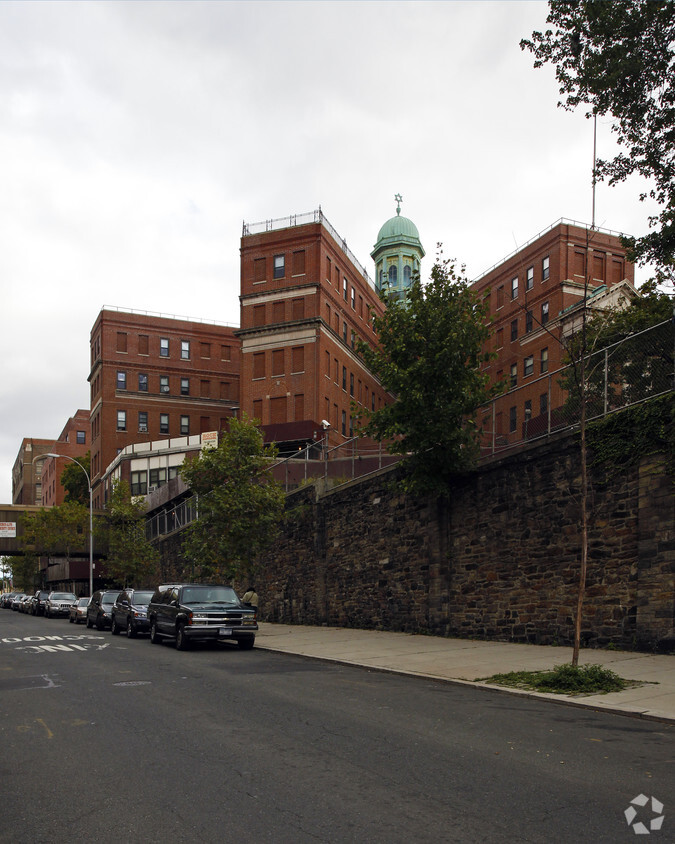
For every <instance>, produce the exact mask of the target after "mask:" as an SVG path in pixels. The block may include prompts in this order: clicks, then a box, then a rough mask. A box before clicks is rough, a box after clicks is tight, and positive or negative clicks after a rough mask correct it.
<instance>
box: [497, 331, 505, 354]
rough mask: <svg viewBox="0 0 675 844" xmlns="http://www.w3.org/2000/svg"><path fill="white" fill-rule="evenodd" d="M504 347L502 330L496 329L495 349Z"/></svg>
mask: <svg viewBox="0 0 675 844" xmlns="http://www.w3.org/2000/svg"><path fill="white" fill-rule="evenodd" d="M503 346H504V329H503V328H498V329H497V348H498V349H501V348H502V347H503Z"/></svg>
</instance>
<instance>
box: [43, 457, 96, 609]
mask: <svg viewBox="0 0 675 844" xmlns="http://www.w3.org/2000/svg"><path fill="white" fill-rule="evenodd" d="M41 456H43V457H63V458H64V459H65V460H72V461H73V463H77V465H78V466H79V467H80V469H82V471H83V472H84V474H85V475H86V477H87V486H88V487H89V596H90V597H91V596H92V595H93V594H94V493H93V491H92V488H91V478H90V477H89V472H87V470H86V469H85V468H84V466H83V465H82V464H81V463H80V461H79V460H75V458H74V457H69V455H67V454H55V453H54V452H50V453H49V454H44V455H41Z"/></svg>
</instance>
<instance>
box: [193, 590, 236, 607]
mask: <svg viewBox="0 0 675 844" xmlns="http://www.w3.org/2000/svg"><path fill="white" fill-rule="evenodd" d="M182 602H183V603H184V604H238V603H239V598H237V593H236V592H235V591H234V589H232V587H231V586H190V587H189V588H187V589H184V590H183V595H182Z"/></svg>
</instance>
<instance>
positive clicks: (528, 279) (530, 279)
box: [525, 267, 534, 290]
mask: <svg viewBox="0 0 675 844" xmlns="http://www.w3.org/2000/svg"><path fill="white" fill-rule="evenodd" d="M533 287H534V267H528V268H527V272H526V273H525V290H532V288H533Z"/></svg>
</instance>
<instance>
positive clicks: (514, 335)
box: [511, 319, 518, 342]
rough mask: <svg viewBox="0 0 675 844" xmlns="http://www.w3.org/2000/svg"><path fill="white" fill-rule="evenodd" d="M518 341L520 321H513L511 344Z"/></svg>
mask: <svg viewBox="0 0 675 844" xmlns="http://www.w3.org/2000/svg"><path fill="white" fill-rule="evenodd" d="M517 339H518V320H517V319H512V320H511V342H513V341H514V340H517Z"/></svg>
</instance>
